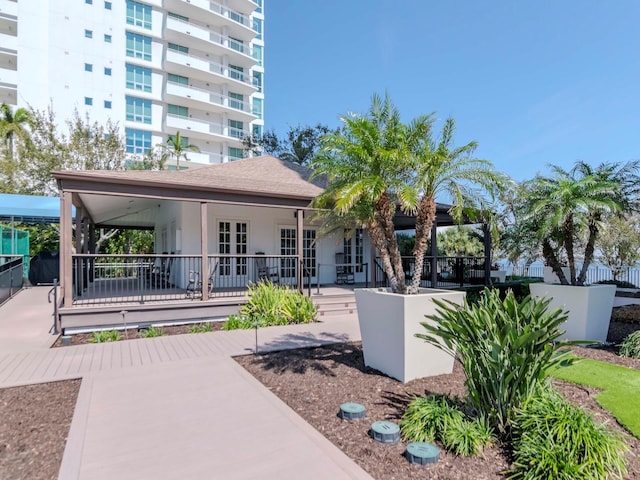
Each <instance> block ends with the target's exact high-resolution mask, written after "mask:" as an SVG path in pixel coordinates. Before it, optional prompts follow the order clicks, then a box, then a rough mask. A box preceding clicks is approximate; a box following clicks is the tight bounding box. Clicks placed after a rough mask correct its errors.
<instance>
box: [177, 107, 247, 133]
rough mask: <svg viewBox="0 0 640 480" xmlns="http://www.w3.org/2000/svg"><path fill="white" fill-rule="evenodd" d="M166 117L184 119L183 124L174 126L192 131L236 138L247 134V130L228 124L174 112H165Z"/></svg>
mask: <svg viewBox="0 0 640 480" xmlns="http://www.w3.org/2000/svg"><path fill="white" fill-rule="evenodd" d="M167 117H168V118H172V119H180V120H182V121H184V125H180V126H178V127H176V128H186V129H188V130H191V131H194V132H200V133H207V134H212V135H222V136H226V137H232V138H236V139H243V138H245V137H246V136H249V130H246V129H240V128H235V127H230V126H228V125H223V124H222V123H216V122H208V121H206V120H201V119H199V118H193V117H185V116H182V115H177V114H175V113H169V114H167Z"/></svg>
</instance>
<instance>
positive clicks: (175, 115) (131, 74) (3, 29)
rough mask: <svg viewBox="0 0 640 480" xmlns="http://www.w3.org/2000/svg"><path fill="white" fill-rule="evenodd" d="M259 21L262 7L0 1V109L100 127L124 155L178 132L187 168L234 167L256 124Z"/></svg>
mask: <svg viewBox="0 0 640 480" xmlns="http://www.w3.org/2000/svg"><path fill="white" fill-rule="evenodd" d="M263 14H264V12H263V1H262V0H253V1H252V0H214V1H209V0H143V1H133V0H112V1H104V0H56V1H49V0H18V1H14V0H0V102H4V103H7V104H9V105H14V106H17V107H28V106H31V107H33V108H36V109H45V108H47V106H49V105H51V106H52V108H53V111H54V112H55V114H56V118H57V119H58V121H59V122H61V123H62V122H64V120H66V119H69V118H71V117H72V115H73V111H74V109H77V110H78V112H79V113H80V114H81V115H83V116H84V114H85V113H88V114H89V116H90V119H91V120H92V121H98V122H105V121H106V120H107V119H109V118H110V119H111V120H112V121H115V122H118V124H119V126H120V130H121V132H122V133H123V134H124V136H125V137H126V143H127V150H128V152H129V153H131V154H142V153H144V152H145V151H146V150H147V149H149V148H151V147H153V146H155V145H157V144H160V143H164V142H166V140H167V138H168V137H169V136H170V135H173V134H175V133H176V132H178V131H179V132H180V134H181V136H182V137H184V138H186V140H183V141H185V142H188V143H189V144H191V145H195V146H197V147H198V148H199V149H200V152H199V153H195V152H189V153H188V156H189V159H190V160H191V161H192V162H194V163H196V162H197V163H202V164H213V163H224V162H227V161H230V160H233V159H236V158H242V157H243V156H244V155H243V152H242V138H243V137H245V136H248V135H252V134H254V135H260V134H261V133H262V126H263V125H264V121H263V118H264V112H263V106H264V92H263V86H264V68H263V55H264V36H263V35H264V15H263ZM181 165H184V163H182V164H181Z"/></svg>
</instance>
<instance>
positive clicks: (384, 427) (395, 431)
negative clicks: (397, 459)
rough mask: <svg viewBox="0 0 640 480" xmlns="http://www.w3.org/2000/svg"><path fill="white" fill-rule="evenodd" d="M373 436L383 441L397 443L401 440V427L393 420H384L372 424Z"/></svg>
mask: <svg viewBox="0 0 640 480" xmlns="http://www.w3.org/2000/svg"><path fill="white" fill-rule="evenodd" d="M371 436H372V437H373V439H374V440H376V441H378V442H382V443H396V442H398V441H399V440H400V428H399V427H398V425H396V424H395V423H393V422H388V421H386V420H383V421H381V422H373V423H372V424H371Z"/></svg>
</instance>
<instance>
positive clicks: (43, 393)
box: [0, 380, 80, 480]
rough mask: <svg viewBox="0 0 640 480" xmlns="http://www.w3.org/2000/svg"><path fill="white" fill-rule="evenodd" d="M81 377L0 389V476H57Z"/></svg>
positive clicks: (26, 479) (34, 479) (17, 479)
mask: <svg viewBox="0 0 640 480" xmlns="http://www.w3.org/2000/svg"><path fill="white" fill-rule="evenodd" d="M79 389H80V380H66V381H63V382H54V383H43V384H38V385H29V386H26V387H14V388H4V389H0V419H1V421H0V479H2V480H51V479H54V478H58V471H59V470H60V463H61V462H62V455H63V453H64V447H65V444H66V441H67V435H68V433H69V427H70V426H71V419H72V417H73V411H74V409H75V406H76V399H77V397H78V390H79Z"/></svg>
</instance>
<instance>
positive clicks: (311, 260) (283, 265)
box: [280, 227, 317, 283]
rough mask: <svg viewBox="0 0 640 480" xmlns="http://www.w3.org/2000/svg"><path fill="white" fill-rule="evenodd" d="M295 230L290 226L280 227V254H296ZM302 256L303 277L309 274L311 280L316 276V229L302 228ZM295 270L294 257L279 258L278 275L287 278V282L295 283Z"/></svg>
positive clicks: (295, 261)
mask: <svg viewBox="0 0 640 480" xmlns="http://www.w3.org/2000/svg"><path fill="white" fill-rule="evenodd" d="M297 244H298V242H297V231H296V229H295V228H291V227H280V255H297V254H298V249H297ZM302 256H303V262H304V267H305V270H304V271H303V276H304V279H305V280H306V279H307V278H308V277H309V275H310V276H311V278H312V280H314V279H315V278H316V276H317V262H316V258H317V257H316V231H315V230H314V229H306V228H305V229H304V230H303V232H302ZM296 272H297V259H296V258H281V259H280V277H281V278H282V279H287V283H295V279H296Z"/></svg>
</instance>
